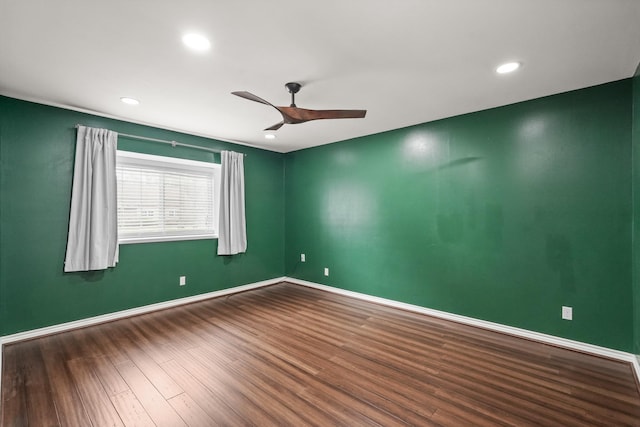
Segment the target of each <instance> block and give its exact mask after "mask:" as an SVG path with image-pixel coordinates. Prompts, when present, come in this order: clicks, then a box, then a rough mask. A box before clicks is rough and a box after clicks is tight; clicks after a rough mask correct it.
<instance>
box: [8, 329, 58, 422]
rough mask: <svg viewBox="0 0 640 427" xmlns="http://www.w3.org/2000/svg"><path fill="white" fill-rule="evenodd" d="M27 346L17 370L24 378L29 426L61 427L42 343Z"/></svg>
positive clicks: (29, 343) (32, 343)
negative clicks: (41, 346) (42, 351)
mask: <svg viewBox="0 0 640 427" xmlns="http://www.w3.org/2000/svg"><path fill="white" fill-rule="evenodd" d="M26 344H27V345H25V346H24V348H23V351H22V353H21V356H20V359H19V360H18V366H17V369H18V370H19V371H20V372H21V375H23V376H24V385H25V387H26V391H25V394H26V398H27V399H26V400H27V407H26V411H27V414H29V415H28V419H29V425H36V426H39V425H49V426H59V425H60V420H59V419H58V414H57V412H56V408H55V404H54V403H53V399H52V393H51V386H50V383H49V376H48V375H47V374H46V367H45V364H44V360H43V357H42V353H41V352H40V343H39V342H37V341H31V342H28V343H26Z"/></svg>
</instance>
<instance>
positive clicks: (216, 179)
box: [116, 149, 220, 245]
mask: <svg viewBox="0 0 640 427" xmlns="http://www.w3.org/2000/svg"><path fill="white" fill-rule="evenodd" d="M121 164H129V165H135V166H140V167H147V168H150V169H154V167H153V166H154V165H155V166H156V167H157V169H156V170H167V169H177V170H184V171H186V170H192V171H193V170H200V171H207V173H211V175H212V179H213V185H212V192H213V197H212V201H213V232H212V233H199V234H188V233H185V234H179V233H176V234H163V235H149V236H131V237H122V236H120V233H118V243H119V244H121V245H127V244H136V243H153V242H174V241H187V240H203V239H217V238H218V229H219V223H218V216H219V207H220V164H218V163H211V162H203V161H198V160H188V159H182V158H178V157H169V156H159V155H155V154H146V153H138V152H134V151H126V150H120V149H118V150H116V169H117V168H118V167H119V166H120V165H121ZM118 185H119V183H118ZM118 231H119V230H118Z"/></svg>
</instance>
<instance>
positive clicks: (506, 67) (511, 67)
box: [496, 62, 520, 74]
mask: <svg viewBox="0 0 640 427" xmlns="http://www.w3.org/2000/svg"><path fill="white" fill-rule="evenodd" d="M518 68H520V63H519V62H507V63H505V64H502V65H501V66H499V67H498V68H496V73H498V74H506V73H511V72H513V71H515V70H517V69H518Z"/></svg>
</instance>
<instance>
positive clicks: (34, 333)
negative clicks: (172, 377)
mask: <svg viewBox="0 0 640 427" xmlns="http://www.w3.org/2000/svg"><path fill="white" fill-rule="evenodd" d="M284 281H286V277H278V278H275V279H269V280H263V281H261V282H255V283H249V284H246V285H241V286H236V287H233V288H228V289H222V290H219V291H213V292H207V293H206V294H199V295H193V296H190V297H185V298H179V299H174V300H170V301H164V302H159V303H156V304H149V305H144V306H142V307H136V308H130V309H128V310H122V311H116V312H115V313H108V314H102V315H100V316H94V317H89V318H87V319H81V320H75V321H73V322H67V323H61V324H58V325H52V326H46V327H44V328H38V329H32V330H30V331H25V332H18V333H17V334H12V335H5V336H0V396H2V372H3V370H2V353H3V350H4V349H3V347H4V346H5V345H6V344H10V343H14V342H18V341H25V340H30V339H33V338H38V337H42V336H45V335H51V334H57V333H60V332H65V331H70V330H72V329H79V328H86V327H87V326H92V325H97V324H100V323H106V322H111V321H114V320H118V319H124V318H126V317H131V316H137V315H139V314H145V313H149V312H152V311H157V310H164V309H166V308H171V307H176V306H178V305H184V304H190V303H193V302H198V301H202V300H206V299H210V298H218V297H222V296H225V295H229V294H235V293H238V292H244V291H249V290H251V289H257V288H261V287H264V286H270V285H275V284H277V283H281V282H284Z"/></svg>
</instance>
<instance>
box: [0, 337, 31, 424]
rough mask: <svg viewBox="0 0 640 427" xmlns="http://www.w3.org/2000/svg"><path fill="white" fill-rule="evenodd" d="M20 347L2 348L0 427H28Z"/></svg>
mask: <svg viewBox="0 0 640 427" xmlns="http://www.w3.org/2000/svg"><path fill="white" fill-rule="evenodd" d="M22 347H23V346H22V345H19V344H10V345H7V346H4V351H3V363H2V365H3V366H2V369H3V372H2V375H3V379H2V426H4V427H23V426H24V427H26V426H28V425H29V419H28V414H29V412H28V410H27V386H26V382H27V379H26V373H25V372H23V370H22V368H21V365H20V362H19V359H20V353H21V352H22Z"/></svg>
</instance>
